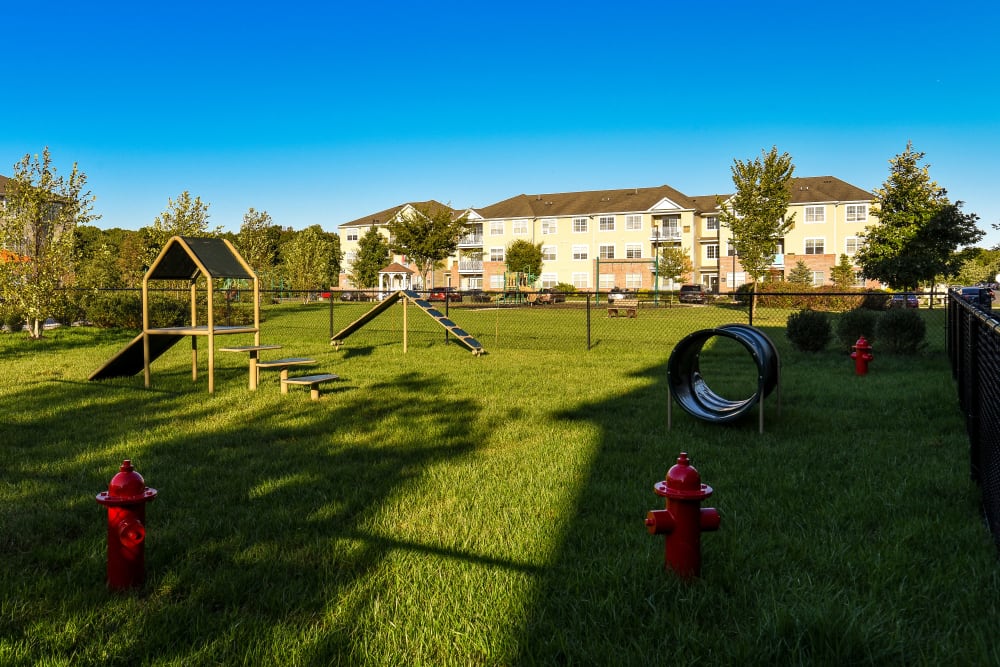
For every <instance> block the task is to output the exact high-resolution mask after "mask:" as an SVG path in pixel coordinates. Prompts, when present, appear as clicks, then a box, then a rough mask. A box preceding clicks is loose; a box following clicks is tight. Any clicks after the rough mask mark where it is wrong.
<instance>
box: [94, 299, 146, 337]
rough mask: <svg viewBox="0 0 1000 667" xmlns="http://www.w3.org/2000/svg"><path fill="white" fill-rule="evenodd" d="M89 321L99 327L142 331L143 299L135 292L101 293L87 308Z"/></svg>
mask: <svg viewBox="0 0 1000 667" xmlns="http://www.w3.org/2000/svg"><path fill="white" fill-rule="evenodd" d="M87 319H88V320H90V321H91V322H93V323H94V324H96V325H97V326H99V327H120V328H122V329H142V297H141V296H140V295H139V294H136V293H133V292H125V293H122V292H100V293H98V294H96V295H94V297H93V298H92V299H91V301H90V304H89V305H88V307H87Z"/></svg>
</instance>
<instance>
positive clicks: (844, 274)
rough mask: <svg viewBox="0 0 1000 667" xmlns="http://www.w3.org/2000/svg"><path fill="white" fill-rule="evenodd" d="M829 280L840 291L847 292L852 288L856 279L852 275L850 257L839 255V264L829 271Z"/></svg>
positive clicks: (852, 269)
mask: <svg viewBox="0 0 1000 667" xmlns="http://www.w3.org/2000/svg"><path fill="white" fill-rule="evenodd" d="M830 280H832V281H833V284H834V285H836V286H837V289H840V290H847V289H850V288H852V287H854V283H855V282H856V278H855V275H854V265H853V264H851V258H850V257H848V256H847V255H845V254H843V253H841V255H840V262H839V263H838V264H837V265H836V266H834V267H833V268H832V269H830Z"/></svg>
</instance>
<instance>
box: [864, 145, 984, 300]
mask: <svg viewBox="0 0 1000 667" xmlns="http://www.w3.org/2000/svg"><path fill="white" fill-rule="evenodd" d="M923 159H924V153H922V152H919V151H914V150H913V144H912V142H907V143H906V150H905V151H904V152H903V153H900V154H898V155H896V156H895V157H894V158H893V159H891V160H889V165H890V167H889V178H888V179H886V181H885V182H884V183H883V184H882V187H881V188H878V189H877V190H875V204H874V205H873V206H872V210H871V214H872V217H874V218H877V219H878V221H879V222H878V224H877V225H874V226H870V227H868V228H866V229H865V231H864V233H863V234H862V236H863V239H864V243H863V245H862V247H861V249H860V250H859V251H858V254H857V255H856V256H855V261H856V262H857V263H858V265H859V266H860V267H861V270H862V272H863V273H864V275H865V276H866V277H868V278H872V279H875V280H879V281H881V282H883V283H886V284H888V285H889V286H890V287H892V288H894V289H907V290H912V289H916V287H917V285H918V284H919V283H920V282H922V281H928V280H933V279H934V276H935V275H937V274H942V273H948V272H949V267H950V264H949V261H950V259H951V257H952V254H953V253H954V252H955V250H956V249H957V248H958V247H959V246H961V245H971V244H974V243H975V242H976V241H978V240H979V239H981V238H982V237H983V234H984V232H983V231H982V230H980V229H979V228H978V227H976V221H978V220H979V216H977V215H976V214H974V213H962V210H961V209H962V202H960V201H959V202H955V203H954V204H952V203H951V202H949V201H948V196H947V195H948V193H947V191H946V190H945V189H944V188H942V187H939V186H938V184H937V183H935V182H934V181H932V180H931V178H930V165H923V166H921V165H920V161H921V160H923Z"/></svg>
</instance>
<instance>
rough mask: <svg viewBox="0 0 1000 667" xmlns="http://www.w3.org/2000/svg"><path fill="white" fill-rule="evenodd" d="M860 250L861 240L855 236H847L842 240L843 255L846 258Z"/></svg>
mask: <svg viewBox="0 0 1000 667" xmlns="http://www.w3.org/2000/svg"><path fill="white" fill-rule="evenodd" d="M860 249H861V239H859V238H858V237H857V236H848V237H847V238H846V239H844V254H845V255H847V256H848V257H851V256H853V255H854V254H855V253H857V252H858V250H860Z"/></svg>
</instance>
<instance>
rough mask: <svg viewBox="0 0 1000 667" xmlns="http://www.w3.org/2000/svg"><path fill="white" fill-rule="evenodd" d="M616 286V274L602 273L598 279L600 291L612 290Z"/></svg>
mask: <svg viewBox="0 0 1000 667" xmlns="http://www.w3.org/2000/svg"><path fill="white" fill-rule="evenodd" d="M614 286H615V274H613V273H602V274H601V275H599V276H598V277H597V288H598V289H611V288H612V287H614Z"/></svg>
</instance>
